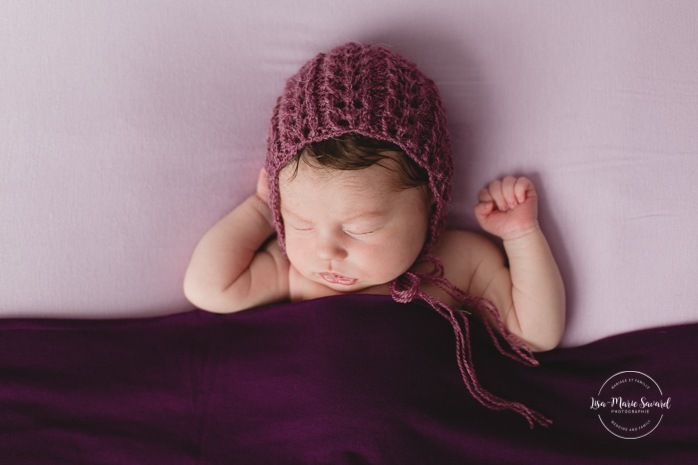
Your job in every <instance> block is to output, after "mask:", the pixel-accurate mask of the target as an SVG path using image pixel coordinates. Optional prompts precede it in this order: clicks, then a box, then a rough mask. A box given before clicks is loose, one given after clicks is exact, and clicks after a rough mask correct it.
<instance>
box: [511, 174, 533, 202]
mask: <svg viewBox="0 0 698 465" xmlns="http://www.w3.org/2000/svg"><path fill="white" fill-rule="evenodd" d="M534 195H535V187H533V183H532V182H531V181H530V180H529V179H528V178H525V177H523V176H522V177H520V178H517V179H516V182H515V184H514V196H515V197H516V201H517V203H524V202H525V201H526V199H527V198H529V197H532V196H534Z"/></svg>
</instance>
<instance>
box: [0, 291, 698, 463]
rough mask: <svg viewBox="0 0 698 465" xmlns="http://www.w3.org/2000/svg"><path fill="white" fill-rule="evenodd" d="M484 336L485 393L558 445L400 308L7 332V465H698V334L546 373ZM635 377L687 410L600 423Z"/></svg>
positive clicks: (8, 327)
mask: <svg viewBox="0 0 698 465" xmlns="http://www.w3.org/2000/svg"><path fill="white" fill-rule="evenodd" d="M473 331H474V334H473V347H474V349H473V354H474V363H475V366H476V369H477V370H478V374H479V378H480V381H481V382H482V384H483V385H484V386H485V387H487V388H488V389H490V390H491V391H492V392H495V393H498V394H500V395H502V396H504V397H506V398H509V399H515V400H519V401H521V402H523V403H525V404H527V405H529V406H531V407H533V408H536V409H538V410H540V411H541V412H543V413H544V414H546V415H547V416H549V417H550V418H551V419H553V421H554V424H553V425H552V426H551V427H550V428H540V427H538V428H536V429H534V430H531V429H529V427H528V425H527V423H526V422H525V420H524V419H523V418H522V417H520V416H519V415H517V414H514V413H509V412H495V411H491V410H487V409H486V408H484V407H482V406H481V405H480V404H478V403H477V402H475V401H473V400H472V399H471V398H470V396H469V395H468V393H467V391H466V389H465V386H464V385H463V382H462V380H461V376H460V373H459V372H458V368H457V365H456V362H455V349H454V340H453V334H452V330H451V327H450V325H449V324H448V323H447V322H446V321H445V320H443V319H442V318H441V317H440V316H438V315H437V314H435V313H434V312H433V310H431V309H430V308H428V307H427V306H425V305H422V304H409V305H402V304H397V303H394V302H392V301H391V300H390V299H389V298H387V297H381V296H357V295H353V296H343V297H331V298H324V299H318V300H313V301H307V302H303V303H298V304H290V305H277V306H271V307H266V308H261V309H255V310H249V311H245V312H240V313H237V314H232V315H214V314H209V313H204V312H199V311H192V312H190V313H185V314H181V315H174V316H168V317H162V318H149V319H142V320H106V321H104V320H103V321H99V320H98V321H87V320H16V319H15V320H4V321H0V462H1V463H3V464H4V463H8V464H16V465H21V464H51V465H58V464H70V465H79V464H129V465H131V464H167V465H184V464H187V465H194V464H197V465H203V464H286V463H289V464H369V463H370V464H403V465H404V464H413V463H414V464H420V465H422V464H466V463H492V464H529V463H530V464H536V465H543V464H565V465H573V464H599V463H614V464H638V463H647V464H650V463H651V464H658V463H671V464H681V463H687V464H688V463H698V405H697V403H696V395H698V376H696V353H698V337H697V336H698V324H693V325H683V326H674V327H666V328H657V329H651V330H646V331H640V332H634V333H629V334H623V335H619V336H616V337H612V338H608V339H605V340H601V341H598V342H595V343H593V344H590V345H587V346H584V347H579V348H573V349H564V350H556V351H553V352H550V353H546V354H541V355H540V356H539V359H540V360H541V363H542V365H541V366H540V367H538V368H528V367H524V366H521V365H518V364H517V363H516V362H513V361H511V360H509V359H506V358H505V357H502V356H501V355H500V354H499V353H498V352H497V351H496V350H494V349H493V348H492V347H491V342H489V339H488V336H487V335H486V334H485V333H484V330H483V329H482V328H480V327H479V326H478V325H473ZM620 372H639V373H641V374H644V375H647V376H648V377H651V379H652V381H653V382H656V385H657V387H661V391H662V394H661V395H662V396H664V398H665V400H667V399H668V398H670V403H669V405H665V406H664V407H663V408H662V407H650V409H653V410H652V412H655V413H657V414H660V415H661V418H660V417H657V416H656V415H655V416H654V417H653V418H651V419H650V420H648V421H652V422H653V423H652V424H651V425H649V426H645V427H642V426H641V425H640V426H639V428H640V429H639V430H637V431H636V432H633V431H630V430H631V429H632V424H633V422H634V421H637V419H638V418H639V419H640V420H642V421H644V420H643V418H644V417H642V415H641V414H642V412H639V415H640V416H638V413H637V412H636V413H633V410H632V406H630V407H628V406H627V405H626V406H625V407H627V409H628V413H627V414H626V416H622V415H621V416H618V415H616V416H615V417H613V416H612V414H611V413H610V410H608V409H604V408H599V409H597V410H593V409H592V408H591V405H592V399H596V400H597V401H598V402H601V401H603V400H604V399H606V400H609V399H610V397H608V394H609V393H610V394H617V396H616V397H620V396H621V394H624V395H625V401H628V400H630V399H631V397H633V396H634V395H635V393H634V392H631V391H632V390H630V391H628V390H627V388H628V386H630V385H631V384H633V383H632V381H628V380H630V379H631V378H628V377H627V376H626V375H620V377H619V376H616V377H615V378H613V379H612V380H611V382H609V383H606V384H605V385H604V383H605V382H606V381H607V380H608V379H609V378H611V377H613V376H614V375H616V374H617V373H620ZM623 376H625V381H622V379H623ZM630 376H634V375H632V373H630ZM637 376H640V375H637ZM643 379H645V380H647V378H643ZM618 380H621V382H618ZM622 382H626V384H622ZM641 384H643V385H644V384H648V385H650V384H652V383H649V382H647V383H645V382H642V383H641ZM611 386H614V387H613V389H615V390H616V391H615V393H614V392H611V391H609V389H611ZM602 387H603V389H602ZM650 388H651V389H650ZM604 389H605V392H604ZM623 389H625V390H624V391H623ZM647 389H648V390H655V386H654V385H651V386H650V387H648V388H647ZM648 392H649V391H648ZM604 396H606V397H604ZM638 398H639V397H638ZM599 405H600V404H598V403H597V407H598V406H599ZM638 408H639V407H638ZM604 419H605V420H606V423H607V424H608V425H607V426H610V422H611V421H613V422H616V423H620V424H619V425H617V426H618V427H620V428H626V429H628V431H627V432H626V433H622V434H620V435H621V436H623V435H627V436H633V435H634V436H640V435H643V436H644V437H639V438H637V439H621V438H620V437H618V435H615V434H612V433H611V432H609V430H607V428H606V427H605V426H604V424H602V421H603V420H604ZM657 422H659V423H657ZM643 428H644V430H643ZM649 428H653V430H651V432H650V433H649V434H646V435H644V434H645V433H647V432H649V431H650V429H649ZM618 431H619V430H616V433H618ZM641 433H642V434H641Z"/></svg>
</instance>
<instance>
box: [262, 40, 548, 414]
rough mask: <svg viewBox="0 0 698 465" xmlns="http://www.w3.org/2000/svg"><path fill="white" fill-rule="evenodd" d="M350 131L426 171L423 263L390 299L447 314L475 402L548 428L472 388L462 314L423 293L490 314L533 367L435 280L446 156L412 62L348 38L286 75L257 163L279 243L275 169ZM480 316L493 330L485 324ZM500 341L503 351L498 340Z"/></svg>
mask: <svg viewBox="0 0 698 465" xmlns="http://www.w3.org/2000/svg"><path fill="white" fill-rule="evenodd" d="M350 132H352V133H357V134H360V135H363V136H367V137H371V138H374V139H379V140H383V141H387V142H391V143H393V144H395V145H397V146H399V147H400V148H401V149H402V150H403V151H404V153H405V154H406V155H407V156H408V157H409V158H411V159H412V160H413V161H414V162H415V163H416V164H417V165H419V166H420V167H421V168H423V169H424V170H425V171H426V172H427V173H428V175H429V188H430V190H431V194H432V196H433V199H434V208H433V211H432V216H431V218H430V224H429V231H428V236H427V240H426V242H425V244H424V248H423V250H422V254H421V255H420V258H419V259H418V261H419V262H421V263H430V264H431V265H433V268H432V271H431V272H429V273H423V272H422V273H417V272H413V271H408V272H406V273H405V274H403V275H401V276H399V277H398V278H396V279H395V280H394V281H393V282H391V283H390V285H391V295H392V297H393V299H394V300H395V301H397V302H403V303H407V302H412V301H413V300H422V301H424V302H426V303H427V304H429V305H430V306H431V307H432V308H433V309H434V310H435V311H437V312H438V313H439V314H440V315H442V316H443V317H444V318H445V319H446V320H448V321H449V323H450V324H451V326H452V328H453V332H454V336H455V339H456V353H457V361H458V367H459V369H460V372H461V376H462V378H463V382H464V383H465V385H466V387H467V389H468V391H469V392H470V394H471V395H472V396H473V397H474V398H475V399H476V400H478V401H479V402H480V403H481V404H483V405H484V406H486V407H488V408H491V409H494V410H504V409H509V410H513V411H515V412H518V413H520V414H521V415H523V417H524V418H525V419H526V421H528V423H529V425H530V426H531V427H533V425H534V424H535V423H538V424H540V425H548V424H549V423H550V421H549V420H548V419H546V418H545V417H544V416H542V415H541V414H540V413H538V412H535V411H533V410H531V409H529V408H528V407H526V406H524V405H523V404H520V403H518V402H512V401H508V400H505V399H502V398H500V397H498V396H496V395H494V394H491V393H489V392H488V391H487V390H485V389H484V388H483V387H482V386H481V385H480V383H479V382H478V380H477V377H476V376H475V371H474V368H473V363H472V358H471V356H470V329H469V321H468V316H467V313H466V312H464V311H463V310H461V309H456V308H452V307H450V306H448V305H446V304H444V303H443V302H441V301H439V300H438V299H436V298H434V297H432V296H430V295H428V294H427V293H426V292H424V290H423V286H422V285H423V284H427V283H429V284H433V285H435V286H436V287H438V288H440V289H441V290H443V291H445V292H446V293H448V294H449V295H450V296H451V297H452V298H453V299H454V300H455V301H457V302H459V303H460V304H461V305H462V306H468V307H471V308H477V309H478V310H480V311H482V312H488V313H489V314H490V315H491V316H492V318H491V319H490V318H484V319H483V320H484V321H485V323H486V324H488V326H487V328H488V331H489V334H490V336H491V337H492V340H493V341H494V344H495V345H496V347H497V349H498V350H499V351H500V352H501V353H502V354H504V355H506V356H508V357H512V358H514V359H516V360H518V361H521V362H523V363H525V364H527V365H537V362H536V360H535V359H534V358H533V356H532V355H531V353H530V351H529V350H528V349H527V348H526V347H525V346H524V345H523V344H521V342H520V341H518V340H517V339H516V338H515V337H513V336H512V335H511V334H509V333H508V331H507V330H506V328H505V327H504V325H503V323H502V321H501V319H500V317H499V312H498V311H497V309H496V308H495V307H494V305H492V303H491V302H489V301H487V300H486V299H482V298H478V297H473V296H470V295H467V294H466V293H464V292H463V291H461V290H460V289H458V288H457V287H456V286H454V285H453V284H452V283H450V282H449V281H448V280H447V279H446V278H444V270H443V265H442V263H441V260H440V259H439V258H438V257H436V256H435V255H434V254H433V253H432V250H433V247H434V245H435V244H436V242H437V241H438V238H439V236H440V235H441V233H442V232H443V229H444V227H445V224H446V211H447V207H448V202H449V198H450V192H451V179H452V177H453V161H452V155H451V147H450V136H449V132H448V128H447V126H446V116H445V112H444V109H443V105H442V103H441V99H440V97H439V92H438V90H437V88H436V85H435V84H434V82H433V81H432V80H430V79H429V78H427V77H426V76H424V74H422V73H421V71H420V70H419V69H418V68H417V66H416V65H414V64H413V63H411V62H409V61H407V60H406V59H404V58H403V57H401V56H399V55H397V54H395V53H392V52H390V51H389V50H387V49H385V48H382V47H375V46H371V45H359V44H355V43H349V44H346V45H343V46H341V47H338V48H335V49H334V50H332V51H330V52H328V53H326V54H325V53H321V54H319V55H317V56H316V57H315V58H314V59H312V60H311V61H309V62H308V63H306V64H305V65H304V66H303V67H302V68H301V69H300V71H298V73H297V74H295V75H294V76H292V77H291V78H290V79H289V80H288V81H287V83H286V87H285V89H284V92H283V94H282V95H281V96H280V97H279V99H278V101H277V104H276V106H275V108H274V113H273V116H272V120H271V128H270V131H269V139H268V142H267V158H266V162H265V168H266V171H267V173H268V177H267V179H268V183H269V206H270V209H271V212H272V215H273V219H274V223H275V227H276V230H277V233H278V239H279V244H280V246H281V247H282V249H283V248H284V247H285V243H284V242H285V236H284V225H283V218H282V217H281V212H280V196H279V172H280V171H281V170H282V169H283V168H284V167H285V166H286V165H287V164H288V163H289V162H290V161H291V159H292V158H293V157H294V156H295V155H296V154H297V153H298V152H299V151H300V150H302V149H303V148H304V147H305V146H306V145H308V144H311V143H314V142H320V141H322V140H326V139H329V138H332V137H339V136H342V135H344V134H346V133H350ZM490 320H493V321H495V323H496V326H497V329H498V330H499V331H494V330H493V328H491V327H490V326H489V321H490ZM502 338H503V339H504V341H506V343H507V345H508V348H509V349H510V351H507V350H505V349H504V348H503V347H502V345H501V344H500V339H502Z"/></svg>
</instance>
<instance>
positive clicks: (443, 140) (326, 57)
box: [265, 43, 453, 252]
mask: <svg viewBox="0 0 698 465" xmlns="http://www.w3.org/2000/svg"><path fill="white" fill-rule="evenodd" d="M349 132H353V133H357V134H361V135H363V136H367V137H372V138H374V139H379V140H384V141H388V142H392V143H393V144H396V145H397V146H399V147H400V148H402V150H403V151H404V152H405V154H406V155H407V156H408V157H410V158H411V159H412V160H413V161H414V162H415V163H417V165H419V166H420V167H421V168H423V169H424V170H425V171H426V172H427V173H428V174H429V187H430V189H431V192H432V194H433V196H434V201H435V208H434V212H433V215H432V217H431V224H430V226H429V235H428V239H427V242H426V244H425V247H424V250H425V252H429V251H431V249H432V246H433V245H434V244H435V243H436V241H437V240H438V237H439V235H440V234H441V232H442V231H443V229H444V227H445V224H446V209H447V207H448V202H449V198H450V193H451V178H452V176H453V158H452V156H451V144H450V136H449V132H448V128H447V126H446V114H445V112H444V109H443V105H442V103H441V98H440V97H439V92H438V90H437V88H436V85H435V84H434V82H433V81H432V80H430V79H429V78H427V77H426V76H424V74H422V72H421V71H419V69H418V68H417V66H416V65H414V64H413V63H411V62H409V61H407V60H406V59H404V58H403V57H401V56H399V55H397V54H395V53H392V52H390V51H389V50H387V49H385V48H382V47H375V46H371V45H359V44H355V43H349V44H346V45H344V46H341V47H338V48H335V49H334V50H332V51H330V52H329V53H327V54H325V53H321V54H319V55H317V56H316V57H315V58H314V59H313V60H311V61H309V62H308V63H306V64H305V65H304V66H303V67H302V68H301V69H300V71H299V72H298V73H297V74H296V75H294V76H293V77H291V78H290V79H289V80H288V82H287V83H286V88H285V90H284V92H283V94H282V95H281V97H279V99H278V102H277V104H276V107H275V108H274V113H273V116H272V119H271V128H270V132H269V139H268V143H267V159H266V164H265V168H266V170H267V173H268V175H269V176H268V179H269V201H270V207H271V211H272V213H273V215H274V221H275V225H276V230H277V232H278V235H279V243H280V244H281V247H284V228H283V220H282V218H281V214H280V213H279V179H278V178H279V176H278V174H279V171H280V170H281V169H282V168H283V167H284V166H286V165H287V164H288V162H289V161H290V160H291V159H292V158H293V157H294V156H295V155H296V153H298V151H299V150H301V149H302V148H303V147H304V146H306V145H307V144H310V143H313V142H319V141H322V140H325V139H329V138H332V137H338V136H341V135H343V134H346V133H349Z"/></svg>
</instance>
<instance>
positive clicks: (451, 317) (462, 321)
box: [391, 255, 552, 428]
mask: <svg viewBox="0 0 698 465" xmlns="http://www.w3.org/2000/svg"><path fill="white" fill-rule="evenodd" d="M426 260H428V261H429V262H431V263H433V264H434V270H433V271H432V272H431V273H429V274H421V273H420V274H417V273H414V272H410V271H408V272H407V273H405V274H403V275H402V276H400V277H399V278H398V279H396V280H395V281H393V282H392V285H391V292H392V297H393V299H394V300H395V301H396V302H400V303H408V302H412V301H414V300H415V299H419V300H423V301H424V302H426V303H427V304H429V306H431V307H432V308H433V309H434V310H436V312H437V313H439V315H441V316H442V317H444V318H445V319H446V320H448V321H449V323H451V327H452V328H453V334H454V336H455V339H456V355H457V362H458V368H459V370H460V372H461V377H462V378H463V382H464V383H465V386H466V388H467V389H468V391H469V392H470V394H471V395H472V396H473V398H475V399H476V400H477V401H478V402H480V403H481V404H482V405H484V406H485V407H487V408H490V409H492V410H507V409H508V410H513V411H515V412H517V413H519V414H520V415H522V416H523V417H524V418H525V419H526V421H527V422H528V425H529V427H530V428H534V426H535V424H538V425H540V426H549V425H550V424H551V423H552V421H551V420H549V419H548V418H546V417H545V416H544V415H542V414H541V413H539V412H537V411H535V410H532V409H530V408H528V407H526V406H525V405H523V404H521V403H519V402H514V401H508V400H505V399H502V398H501V397H499V396H496V395H494V394H492V393H490V392H488V391H487V390H486V389H484V388H483V387H482V385H480V383H479V381H478V380H477V376H476V375H475V370H474V368H473V361H472V356H471V350H470V347H471V344H470V322H469V320H468V316H467V313H466V312H464V311H460V310H454V309H453V308H451V307H450V306H448V305H446V304H444V303H443V302H441V301H440V300H439V299H437V298H435V297H432V296H430V295H428V294H426V293H425V292H424V291H422V289H421V287H422V286H421V284H422V281H423V280H426V281H428V282H432V283H434V284H435V285H436V286H437V287H439V288H440V289H442V290H444V291H445V292H447V293H448V294H449V295H450V296H451V297H453V298H454V299H456V300H457V301H458V302H461V303H462V304H464V305H469V306H471V307H475V308H478V309H481V310H484V311H487V312H489V313H490V314H492V316H493V317H494V320H495V322H496V323H497V326H498V328H499V329H500V331H501V334H502V336H503V337H504V339H505V340H506V341H507V343H508V345H509V347H511V349H512V350H513V352H514V353H513V354H512V353H510V352H508V351H506V350H504V348H503V347H502V346H501V344H500V342H499V339H500V338H499V337H498V336H497V334H496V333H495V331H494V330H493V328H491V325H490V323H489V321H488V319H487V318H485V319H484V320H485V326H486V328H487V331H488V333H489V335H490V337H491V338H492V340H493V341H494V344H495V346H496V347H497V350H498V351H499V352H500V353H501V354H503V355H505V356H507V357H509V358H512V359H514V360H517V361H519V362H521V363H524V364H525V365H528V366H537V365H538V362H537V361H536V360H535V358H534V357H533V354H532V353H531V351H530V349H528V348H527V347H525V346H524V345H523V344H522V343H521V342H520V341H518V339H516V338H515V337H514V336H513V335H511V334H510V333H509V332H508V331H507V330H506V328H505V327H504V324H503V322H502V320H501V318H500V316H499V312H497V310H496V308H495V306H494V305H493V304H492V303H491V302H490V301H488V300H486V299H482V298H476V297H473V296H469V295H467V294H466V293H464V292H463V291H461V290H460V289H458V288H457V287H455V286H454V285H453V284H451V283H450V282H449V281H448V280H447V279H446V278H444V277H443V265H442V264H441V261H440V260H439V259H438V258H437V257H435V256H433V255H428V256H427V257H426Z"/></svg>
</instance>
